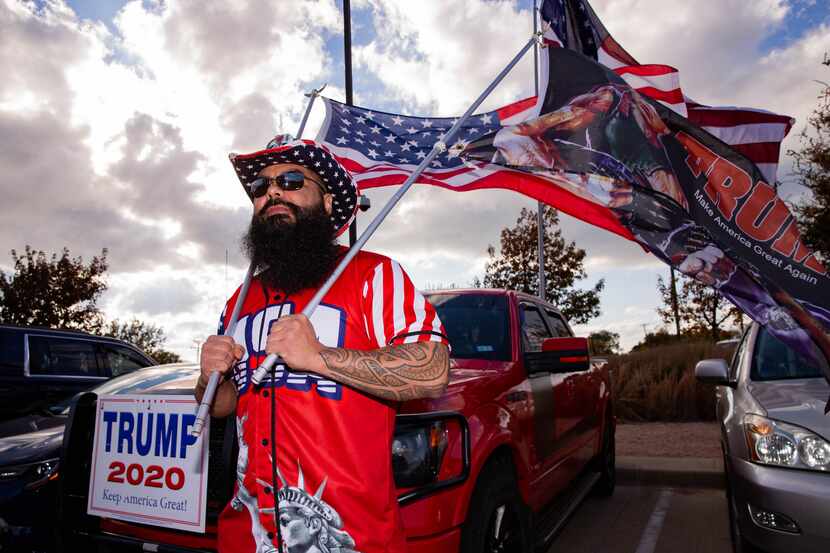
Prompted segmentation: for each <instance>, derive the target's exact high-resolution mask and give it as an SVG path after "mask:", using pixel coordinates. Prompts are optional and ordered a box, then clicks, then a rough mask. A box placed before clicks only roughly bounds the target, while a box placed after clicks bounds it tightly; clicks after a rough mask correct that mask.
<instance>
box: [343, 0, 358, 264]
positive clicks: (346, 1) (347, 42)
mask: <svg viewBox="0 0 830 553" xmlns="http://www.w3.org/2000/svg"><path fill="white" fill-rule="evenodd" d="M343 60H344V62H345V63H344V65H345V70H346V105H347V106H353V105H354V97H353V94H352V8H351V0H343ZM356 241H357V217H355V219H354V221H352V224H351V225H349V246H350V247H351V246H354V243H355V242H356Z"/></svg>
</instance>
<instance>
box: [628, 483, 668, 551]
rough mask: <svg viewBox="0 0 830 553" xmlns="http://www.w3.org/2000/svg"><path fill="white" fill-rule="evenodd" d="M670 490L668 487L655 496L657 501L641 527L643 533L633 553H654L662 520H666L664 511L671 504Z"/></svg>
mask: <svg viewBox="0 0 830 553" xmlns="http://www.w3.org/2000/svg"><path fill="white" fill-rule="evenodd" d="M671 498H672V491H671V490H670V489H666V490H662V491H661V492H660V495H659V496H658V498H657V503H656V504H655V505H654V510H653V511H652V512H651V516H650V517H649V519H648V523H646V527H645V528H644V529H643V534H642V536H641V537H640V543H639V544H638V545H637V550H636V551H635V553H654V548H655V547H656V546H657V540H658V539H659V538H660V531H661V530H662V529H663V522H664V521H665V520H666V513H667V512H668V510H669V505H670V504H671Z"/></svg>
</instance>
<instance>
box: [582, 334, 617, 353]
mask: <svg viewBox="0 0 830 553" xmlns="http://www.w3.org/2000/svg"><path fill="white" fill-rule="evenodd" d="M588 340H589V341H590V343H591V352H592V353H593V354H594V355H615V354H617V353H619V352H620V335H619V334H617V333H616V332H611V331H610V330H600V331H599V332H592V333H591V334H589V335H588Z"/></svg>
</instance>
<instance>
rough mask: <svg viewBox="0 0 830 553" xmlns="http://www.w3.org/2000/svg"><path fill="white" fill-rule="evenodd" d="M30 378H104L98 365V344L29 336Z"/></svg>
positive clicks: (86, 341) (69, 339)
mask: <svg viewBox="0 0 830 553" xmlns="http://www.w3.org/2000/svg"><path fill="white" fill-rule="evenodd" d="M28 343H29V374H32V375H46V376H102V375H101V373H100V371H99V370H98V364H97V363H96V361H95V342H92V341H89V340H73V339H71V338H55V337H52V336H29V342H28Z"/></svg>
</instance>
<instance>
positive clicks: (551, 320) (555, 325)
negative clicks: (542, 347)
mask: <svg viewBox="0 0 830 553" xmlns="http://www.w3.org/2000/svg"><path fill="white" fill-rule="evenodd" d="M545 314H546V315H547V316H548V324H549V325H550V329H551V331H553V336H554V338H568V337H570V336H571V331H570V330H568V325H567V324H565V319H563V318H562V315H560V314H559V313H557V312H556V311H554V310H552V309H545Z"/></svg>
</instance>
